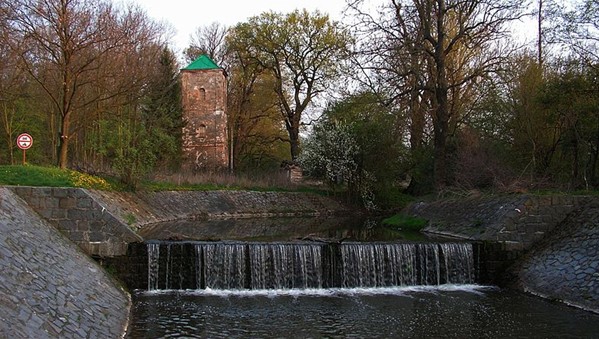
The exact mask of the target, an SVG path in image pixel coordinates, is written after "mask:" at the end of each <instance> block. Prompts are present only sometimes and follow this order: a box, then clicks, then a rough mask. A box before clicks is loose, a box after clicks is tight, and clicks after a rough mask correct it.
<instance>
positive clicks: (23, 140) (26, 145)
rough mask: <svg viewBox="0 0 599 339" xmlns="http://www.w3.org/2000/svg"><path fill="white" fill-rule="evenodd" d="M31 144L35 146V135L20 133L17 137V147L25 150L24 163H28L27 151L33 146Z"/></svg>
mask: <svg viewBox="0 0 599 339" xmlns="http://www.w3.org/2000/svg"><path fill="white" fill-rule="evenodd" d="M31 146H33V137H32V136H31V135H29V134H28V133H21V134H19V136H18V137H17V147H19V148H20V149H22V150H23V165H25V163H27V158H26V155H25V153H26V152H27V150H28V149H30V148H31Z"/></svg>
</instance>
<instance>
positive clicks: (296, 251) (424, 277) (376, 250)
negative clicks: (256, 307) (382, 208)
mask: <svg viewBox="0 0 599 339" xmlns="http://www.w3.org/2000/svg"><path fill="white" fill-rule="evenodd" d="M160 247H162V249H161V248H160ZM147 252H148V289H149V290H155V289H161V288H164V289H173V288H176V289H205V288H210V289H227V290H229V289H260V290H261V289H308V288H316V289H320V288H332V287H342V288H354V287H368V288H370V287H393V286H415V285H441V284H472V283H474V282H475V272H474V267H475V265H474V256H473V250H472V244H469V243H426V244H423V243H344V244H324V243H228V242H215V243H207V242H187V243H181V242H161V243H148V244H147ZM161 252H162V253H165V254H166V255H163V257H164V258H161V257H160V253H161Z"/></svg>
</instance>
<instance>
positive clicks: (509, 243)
mask: <svg viewBox="0 0 599 339" xmlns="http://www.w3.org/2000/svg"><path fill="white" fill-rule="evenodd" d="M406 213H408V214H411V215H415V216H419V217H422V218H425V219H427V220H429V224H428V226H427V227H426V228H425V231H427V232H431V233H437V234H444V235H450V236H454V237H459V238H464V239H470V240H479V241H485V242H495V243H498V244H501V245H502V247H503V250H502V251H503V252H505V253H507V256H505V258H506V260H504V261H505V263H494V264H496V265H497V267H499V266H502V267H505V265H506V264H513V266H512V267H511V268H509V269H508V270H507V272H506V271H505V269H504V268H502V269H501V271H502V272H506V273H507V274H505V273H502V274H504V275H503V279H507V280H508V281H504V283H507V284H508V285H509V286H511V287H515V288H517V289H519V290H522V291H526V292H529V293H532V294H536V295H539V296H542V297H545V298H548V299H553V300H559V301H562V302H565V303H567V304H570V305H574V306H578V307H582V308H584V309H587V310H591V311H594V312H599V198H597V197H585V196H504V197H493V196H491V197H484V198H465V199H454V200H443V201H437V202H431V203H416V204H413V205H412V206H410V207H409V208H407V209H406ZM516 259H517V260H516ZM491 260H493V259H491ZM501 278H502V277H499V279H501Z"/></svg>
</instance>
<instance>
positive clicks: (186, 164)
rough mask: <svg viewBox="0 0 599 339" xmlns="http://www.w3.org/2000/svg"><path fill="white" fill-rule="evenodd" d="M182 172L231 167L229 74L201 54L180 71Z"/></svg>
mask: <svg viewBox="0 0 599 339" xmlns="http://www.w3.org/2000/svg"><path fill="white" fill-rule="evenodd" d="M181 87H182V91H183V93H182V98H183V99H182V100H183V119H184V121H185V122H186V125H185V127H183V157H184V160H183V169H185V170H191V171H203V170H209V171H212V170H222V169H226V168H227V167H228V165H229V152H228V147H227V141H228V138H227V114H226V111H225V110H226V107H227V81H226V73H225V71H224V70H223V69H222V68H220V67H219V66H218V65H217V64H216V63H215V62H214V61H212V60H211V59H210V58H209V57H208V56H206V55H202V56H200V57H199V58H198V59H197V60H195V61H194V62H192V63H191V64H190V65H189V66H187V67H186V68H183V69H182V70H181Z"/></svg>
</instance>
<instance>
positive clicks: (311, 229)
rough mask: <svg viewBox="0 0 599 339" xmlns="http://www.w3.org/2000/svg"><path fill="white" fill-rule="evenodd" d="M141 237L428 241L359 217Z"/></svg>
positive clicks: (199, 226) (188, 223) (185, 224)
mask: <svg viewBox="0 0 599 339" xmlns="http://www.w3.org/2000/svg"><path fill="white" fill-rule="evenodd" d="M139 235H140V236H142V237H143V238H144V239H146V240H185V241H217V240H223V239H226V240H238V241H265V242H267V241H268V242H272V241H294V240H316V241H319V240H322V241H332V242H341V241H394V240H411V241H413V240H415V241H420V240H426V238H425V236H424V235H423V234H421V233H418V232H411V233H410V232H401V231H397V230H393V229H390V228H386V227H383V226H381V225H380V224H379V223H378V222H377V221H372V220H364V219H360V218H355V217H352V218H338V217H337V218H254V219H252V218H248V219H224V220H223V219H219V220H180V221H175V222H166V223H156V224H153V225H148V226H144V227H143V228H142V229H141V230H140V231H139Z"/></svg>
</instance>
